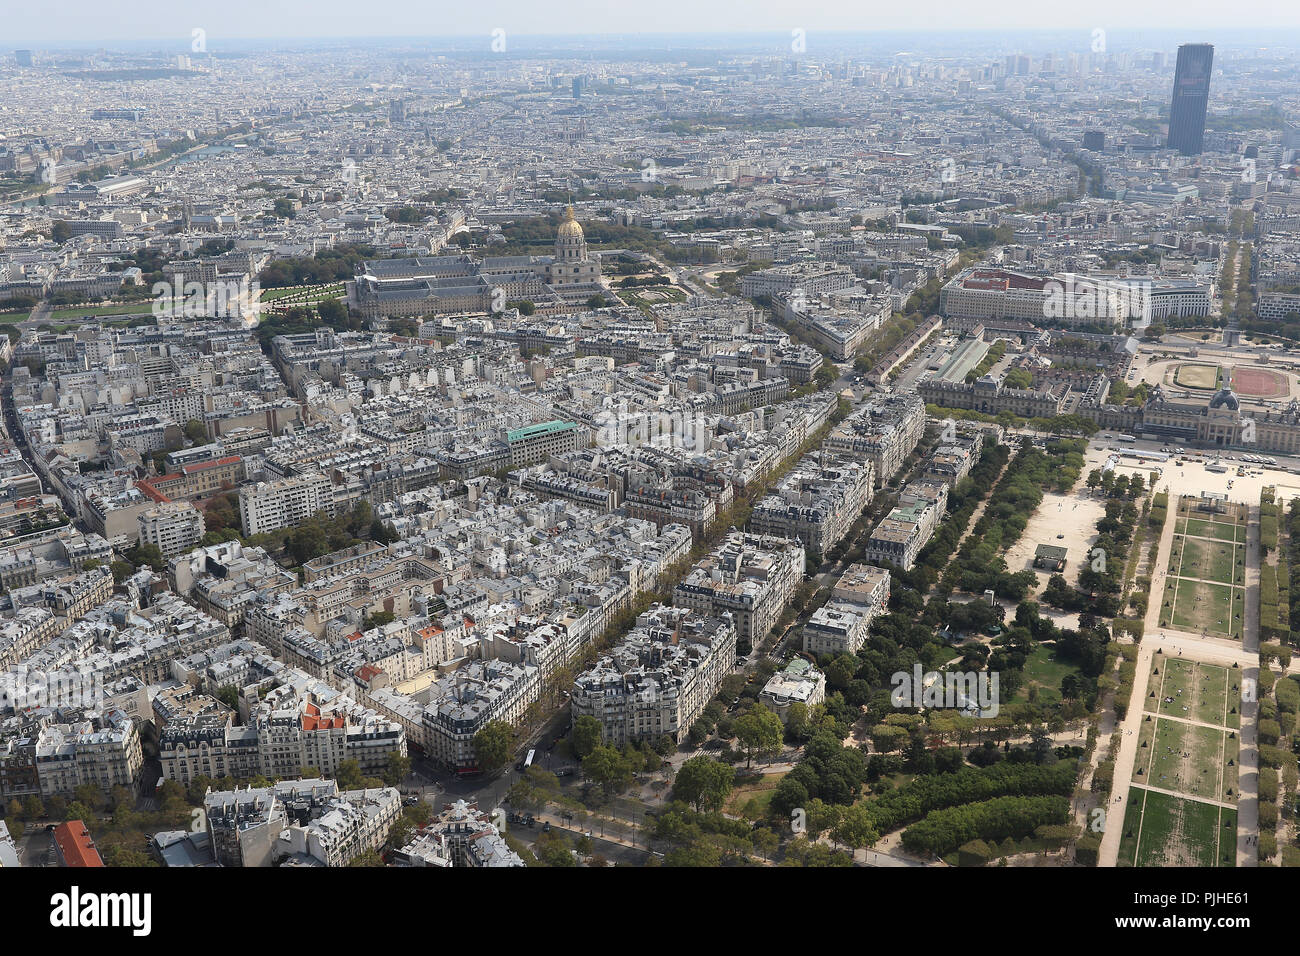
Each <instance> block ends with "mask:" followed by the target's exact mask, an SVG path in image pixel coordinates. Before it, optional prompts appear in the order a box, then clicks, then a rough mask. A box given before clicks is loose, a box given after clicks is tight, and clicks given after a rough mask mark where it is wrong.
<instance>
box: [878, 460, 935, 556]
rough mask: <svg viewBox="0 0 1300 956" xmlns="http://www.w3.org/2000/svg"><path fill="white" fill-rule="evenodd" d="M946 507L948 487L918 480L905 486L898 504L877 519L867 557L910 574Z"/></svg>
mask: <svg viewBox="0 0 1300 956" xmlns="http://www.w3.org/2000/svg"><path fill="white" fill-rule="evenodd" d="M947 507H948V486H947V485H946V484H944V483H943V482H936V481H926V480H919V481H913V482H910V483H909V484H907V485H906V486H905V487H904V488H903V490H902V492H900V493H899V496H898V504H897V505H895V506H894V508H893V510H891V511H890V512H889V514H887V515H885V517H883V518H881V519H880V523H879V524H877V525H876V527H875V530H873V531H872V532H871V537H870V538H868V539H867V550H866V558H867V560H868V561H875V562H876V563H878V564H895V565H897V566H898V567H900V568H902V569H903V570H904V571H910V570H911V569H912V567H913V566H914V565H915V564H916V556H917V555H918V554H919V553H920V551H921V548H923V547H924V546H925V543H926V542H927V541H929V540H930V535H932V534H933V533H934V529H935V528H937V527H938V526H939V521H940V520H941V519H942V518H943V514H944V511H945V510H946V509H947Z"/></svg>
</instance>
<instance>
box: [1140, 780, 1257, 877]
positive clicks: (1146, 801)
mask: <svg viewBox="0 0 1300 956" xmlns="http://www.w3.org/2000/svg"><path fill="white" fill-rule="evenodd" d="M1236 861H1237V812H1236V811H1235V810H1230V809H1227V808H1225V807H1216V806H1214V805H1213V804H1209V803H1201V802H1199V801H1196V800H1185V799H1182V798H1181V797H1173V796H1170V795H1168V794H1164V793H1155V792H1153V791H1149V790H1144V789H1142V788H1141V787H1134V788H1132V789H1131V790H1129V802H1128V807H1127V808H1126V811H1125V815H1124V835H1123V837H1122V838H1121V840H1120V849H1119V865H1120V866H1162V867H1163V866H1200V867H1214V866H1226V867H1231V866H1235V865H1236Z"/></svg>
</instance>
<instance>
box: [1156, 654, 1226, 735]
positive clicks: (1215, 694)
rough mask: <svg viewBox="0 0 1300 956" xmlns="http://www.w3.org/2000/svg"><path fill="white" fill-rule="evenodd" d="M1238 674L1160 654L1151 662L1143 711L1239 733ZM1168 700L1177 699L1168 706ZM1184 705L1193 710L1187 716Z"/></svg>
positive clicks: (1223, 668) (1211, 665)
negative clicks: (1183, 718) (1170, 698)
mask: <svg viewBox="0 0 1300 956" xmlns="http://www.w3.org/2000/svg"><path fill="white" fill-rule="evenodd" d="M1239 673H1240V672H1239V671H1237V670H1230V669H1229V668H1226V667H1219V666H1218V665H1216V664H1202V663H1198V662H1196V661H1189V660H1185V659H1182V658H1178V657H1166V656H1165V655H1163V654H1158V655H1156V656H1155V657H1153V658H1152V659H1151V679H1150V680H1149V681H1148V682H1147V689H1148V694H1147V698H1146V700H1145V701H1144V703H1143V709H1144V710H1146V711H1147V712H1148V713H1162V714H1170V715H1172V716H1174V717H1187V718H1189V719H1191V720H1196V721H1200V722H1201V723H1205V724H1217V725H1218V726H1220V727H1227V728H1228V729H1229V730H1236V729H1237V728H1239V727H1240V726H1241V714H1240V713H1239V712H1238V708H1237V702H1238V701H1239V700H1240V699H1241V682H1240V679H1239V678H1238V676H1237V675H1238V674H1239ZM1179 691H1181V692H1182V693H1181V694H1180V693H1179ZM1166 697H1172V698H1174V703H1165V698H1166ZM1189 700H1190V701H1191V702H1192V703H1191V704H1188V701H1189ZM1184 705H1188V706H1190V707H1191V710H1190V711H1189V712H1187V713H1184V712H1183V711H1182V707H1183V706H1184Z"/></svg>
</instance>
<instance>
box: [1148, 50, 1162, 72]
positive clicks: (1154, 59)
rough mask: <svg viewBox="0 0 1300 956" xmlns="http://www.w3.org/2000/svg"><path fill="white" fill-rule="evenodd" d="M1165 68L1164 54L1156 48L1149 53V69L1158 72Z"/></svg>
mask: <svg viewBox="0 0 1300 956" xmlns="http://www.w3.org/2000/svg"><path fill="white" fill-rule="evenodd" d="M1164 68H1165V54H1164V51H1162V50H1157V51H1156V52H1155V53H1152V54H1151V69H1153V70H1155V71H1156V72H1157V73H1159V72H1160V71H1161V70H1163V69H1164Z"/></svg>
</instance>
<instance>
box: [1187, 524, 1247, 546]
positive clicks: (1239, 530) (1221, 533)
mask: <svg viewBox="0 0 1300 956" xmlns="http://www.w3.org/2000/svg"><path fill="white" fill-rule="evenodd" d="M1180 524H1183V527H1181V528H1179V529H1178V533H1179V534H1189V535H1192V536H1193V537H1197V538H1218V539H1219V540H1220V541H1238V542H1241V543H1242V544H1245V542H1246V528H1245V526H1244V525H1235V524H1228V523H1226V522H1223V521H1206V520H1205V519H1203V518H1188V519H1187V520H1186V522H1185V523H1183V522H1180Z"/></svg>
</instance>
